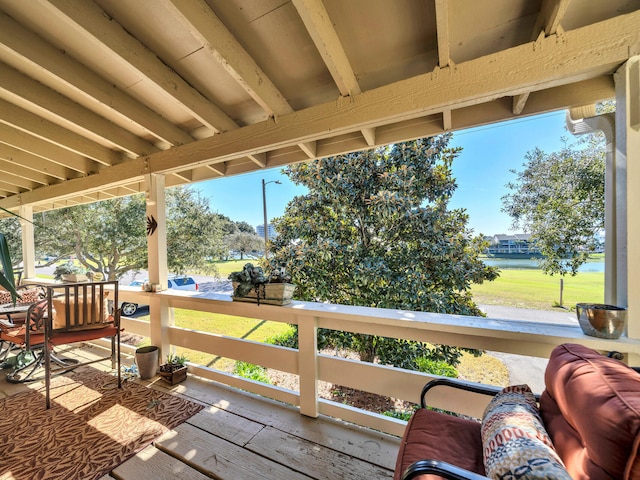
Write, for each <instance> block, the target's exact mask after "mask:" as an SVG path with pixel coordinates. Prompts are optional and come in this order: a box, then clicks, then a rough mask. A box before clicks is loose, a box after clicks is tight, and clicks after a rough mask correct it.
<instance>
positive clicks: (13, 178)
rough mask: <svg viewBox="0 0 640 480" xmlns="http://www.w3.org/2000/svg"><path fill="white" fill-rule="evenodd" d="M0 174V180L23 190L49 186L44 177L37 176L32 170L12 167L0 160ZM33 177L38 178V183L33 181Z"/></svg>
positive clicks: (16, 166)
mask: <svg viewBox="0 0 640 480" xmlns="http://www.w3.org/2000/svg"><path fill="white" fill-rule="evenodd" d="M0 172H1V175H0V178H3V179H4V180H7V181H10V182H13V184H14V185H16V186H17V187H20V188H23V189H25V190H33V189H34V188H37V187H42V186H43V185H48V184H49V183H48V181H47V178H46V176H45V175H42V174H38V173H37V172H34V171H33V170H29V169H28V168H23V167H20V165H14V164H12V163H9V162H6V161H4V160H0ZM34 176H38V177H39V178H40V181H38V182H36V181H34V180H33V177H34Z"/></svg>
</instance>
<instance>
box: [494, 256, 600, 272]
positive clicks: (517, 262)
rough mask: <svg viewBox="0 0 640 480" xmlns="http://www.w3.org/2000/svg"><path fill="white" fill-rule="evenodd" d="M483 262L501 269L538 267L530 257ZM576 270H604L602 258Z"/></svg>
mask: <svg viewBox="0 0 640 480" xmlns="http://www.w3.org/2000/svg"><path fill="white" fill-rule="evenodd" d="M484 263H486V264H487V265H491V266H493V267H498V268H500V269H501V270H521V269H538V268H539V267H538V262H537V261H536V260H535V259H530V258H485V259H484ZM578 272H597V273H602V272H604V258H597V259H593V260H589V261H588V262H586V263H584V264H582V265H580V268H578Z"/></svg>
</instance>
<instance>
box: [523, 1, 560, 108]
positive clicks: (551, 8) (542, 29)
mask: <svg viewBox="0 0 640 480" xmlns="http://www.w3.org/2000/svg"><path fill="white" fill-rule="evenodd" d="M570 2H571V0H543V2H542V6H541V7H540V13H539V14H538V18H537V20H536V24H535V26H534V27H533V31H532V32H531V41H534V42H535V41H536V40H538V39H539V38H543V37H542V36H543V35H544V37H548V36H549V35H555V34H556V33H557V32H558V28H560V22H561V21H562V18H563V17H564V16H565V14H566V13H567V8H569V3H570ZM528 98H529V92H526V93H522V94H520V95H516V96H515V97H513V113H514V115H520V114H521V113H522V112H523V110H524V107H525V105H526V103H527V100H528Z"/></svg>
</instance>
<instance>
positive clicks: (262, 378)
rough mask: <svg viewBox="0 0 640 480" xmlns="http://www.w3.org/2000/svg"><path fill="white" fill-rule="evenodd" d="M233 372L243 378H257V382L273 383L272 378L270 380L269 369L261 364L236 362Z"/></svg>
mask: <svg viewBox="0 0 640 480" xmlns="http://www.w3.org/2000/svg"><path fill="white" fill-rule="evenodd" d="M233 373H235V374H236V375H239V376H241V377H242V378H248V379H249V380H255V381H256V382H261V383H267V384H269V385H271V380H269V377H268V376H267V369H266V368H264V367H261V366H259V365H254V364H252V363H247V362H236V366H235V368H234V369H233Z"/></svg>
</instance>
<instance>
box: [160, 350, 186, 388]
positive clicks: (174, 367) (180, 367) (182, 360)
mask: <svg viewBox="0 0 640 480" xmlns="http://www.w3.org/2000/svg"><path fill="white" fill-rule="evenodd" d="M188 360H189V359H188V358H187V356H186V355H184V354H181V355H178V354H173V353H170V354H168V355H167V361H166V363H163V364H162V365H160V372H159V373H160V376H161V377H162V378H164V379H165V380H166V381H167V382H169V383H170V384H171V385H175V384H176V383H180V382H182V381H183V380H185V379H186V378H187V365H186V363H187V361H188Z"/></svg>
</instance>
